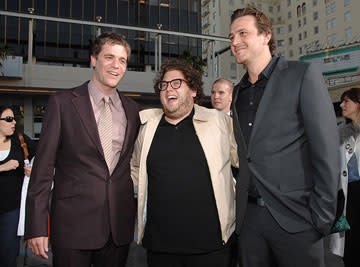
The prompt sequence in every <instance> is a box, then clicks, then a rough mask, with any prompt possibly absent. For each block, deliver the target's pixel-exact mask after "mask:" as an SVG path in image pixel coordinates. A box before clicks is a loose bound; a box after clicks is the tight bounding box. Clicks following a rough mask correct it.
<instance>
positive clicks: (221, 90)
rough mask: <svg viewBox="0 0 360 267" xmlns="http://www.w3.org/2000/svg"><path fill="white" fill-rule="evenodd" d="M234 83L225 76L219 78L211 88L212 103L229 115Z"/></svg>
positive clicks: (214, 106)
mask: <svg viewBox="0 0 360 267" xmlns="http://www.w3.org/2000/svg"><path fill="white" fill-rule="evenodd" d="M233 89H234V84H233V83H232V82H231V81H229V80H228V79H225V78H220V79H217V80H216V81H215V82H214V83H213V85H212V88H211V105H212V107H213V108H215V109H217V110H219V111H222V112H225V113H226V114H228V115H229V116H230V115H231V113H230V106H231V101H232V93H233Z"/></svg>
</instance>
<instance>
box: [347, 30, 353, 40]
mask: <svg viewBox="0 0 360 267" xmlns="http://www.w3.org/2000/svg"><path fill="white" fill-rule="evenodd" d="M345 34H346V39H347V40H348V39H350V37H351V34H352V31H351V28H347V29H346V30H345Z"/></svg>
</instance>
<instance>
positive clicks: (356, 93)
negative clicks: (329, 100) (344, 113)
mask: <svg viewBox="0 0 360 267" xmlns="http://www.w3.org/2000/svg"><path fill="white" fill-rule="evenodd" d="M345 97H347V98H349V99H350V100H351V101H353V102H354V103H360V88H357V87H353V88H350V89H348V90H346V91H344V92H343V93H342V94H341V97H340V103H342V102H343V101H344V99H345ZM345 121H346V123H351V122H352V120H351V119H349V118H345Z"/></svg>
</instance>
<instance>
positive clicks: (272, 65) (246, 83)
mask: <svg viewBox="0 0 360 267" xmlns="http://www.w3.org/2000/svg"><path fill="white" fill-rule="evenodd" d="M278 60H279V57H277V56H273V57H272V58H271V61H270V62H269V63H268V64H267V65H266V67H265V69H263V71H262V72H261V73H260V75H259V79H258V81H259V80H261V79H262V78H266V79H267V80H268V79H269V78H270V76H271V73H272V72H273V70H274V69H275V66H276V64H277V62H278ZM249 83H250V82H249V73H248V72H246V73H245V76H244V78H243V79H241V81H240V87H241V88H246V87H248V86H249Z"/></svg>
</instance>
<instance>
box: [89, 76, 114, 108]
mask: <svg viewBox="0 0 360 267" xmlns="http://www.w3.org/2000/svg"><path fill="white" fill-rule="evenodd" d="M88 90H89V94H90V95H91V97H92V98H93V100H94V104H95V105H96V106H101V105H102V104H103V102H102V99H103V98H104V96H105V94H104V93H103V92H101V90H100V89H99V88H98V87H97V86H96V85H95V83H94V82H93V80H91V81H90V82H89V84H88ZM109 97H110V99H111V103H112V104H113V105H114V106H116V105H117V103H118V102H119V101H120V97H119V94H118V93H117V90H115V91H114V92H113V93H112V94H111V95H109Z"/></svg>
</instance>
